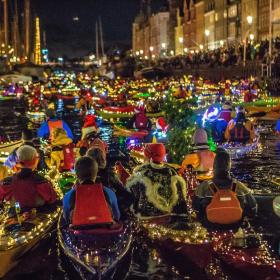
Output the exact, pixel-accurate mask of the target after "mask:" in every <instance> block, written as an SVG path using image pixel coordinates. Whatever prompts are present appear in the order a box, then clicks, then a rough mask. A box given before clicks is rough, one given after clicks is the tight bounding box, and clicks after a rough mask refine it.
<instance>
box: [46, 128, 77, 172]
mask: <svg viewBox="0 0 280 280" xmlns="http://www.w3.org/2000/svg"><path fill="white" fill-rule="evenodd" d="M51 147H52V151H51V160H50V166H51V167H55V168H57V169H58V170H60V171H65V170H70V169H72V168H73V167H74V162H75V158H74V144H73V143H72V139H70V138H69V137H68V136H67V134H66V132H65V130H64V129H63V128H57V129H55V131H54V134H53V140H52V142H51Z"/></svg>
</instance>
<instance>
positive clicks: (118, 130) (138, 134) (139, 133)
mask: <svg viewBox="0 0 280 280" xmlns="http://www.w3.org/2000/svg"><path fill="white" fill-rule="evenodd" d="M114 133H115V134H116V135H118V136H125V137H131V138H137V139H142V138H144V137H146V136H147V135H148V134H149V132H148V131H147V130H137V129H128V128H125V127H123V126H119V125H114Z"/></svg>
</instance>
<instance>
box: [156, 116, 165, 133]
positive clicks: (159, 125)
mask: <svg viewBox="0 0 280 280" xmlns="http://www.w3.org/2000/svg"><path fill="white" fill-rule="evenodd" d="M156 127H157V129H161V130H163V131H166V130H167V128H168V125H167V123H166V121H165V119H164V118H163V117H159V118H158V119H157V122H156Z"/></svg>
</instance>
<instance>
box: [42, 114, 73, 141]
mask: <svg viewBox="0 0 280 280" xmlns="http://www.w3.org/2000/svg"><path fill="white" fill-rule="evenodd" d="M46 116H47V118H48V119H47V121H45V122H44V123H42V124H41V126H40V128H39V129H38V131H37V136H38V137H39V138H49V139H50V140H52V139H53V132H54V131H55V129H56V128H63V129H64V130H65V131H66V133H67V136H68V137H69V138H71V139H73V138H74V136H73V133H72V131H71V129H70V127H69V126H68V124H67V123H66V122H64V121H63V120H59V119H58V118H57V117H56V112H55V110H54V109H47V111H46Z"/></svg>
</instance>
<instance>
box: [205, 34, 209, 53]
mask: <svg viewBox="0 0 280 280" xmlns="http://www.w3.org/2000/svg"><path fill="white" fill-rule="evenodd" d="M209 35H210V31H209V30H208V29H205V36H206V49H208V37H209Z"/></svg>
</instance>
